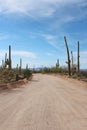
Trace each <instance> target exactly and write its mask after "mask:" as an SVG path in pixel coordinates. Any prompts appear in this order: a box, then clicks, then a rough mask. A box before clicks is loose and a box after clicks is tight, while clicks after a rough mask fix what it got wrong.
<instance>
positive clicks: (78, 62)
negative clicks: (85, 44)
mask: <svg viewBox="0 0 87 130" xmlns="http://www.w3.org/2000/svg"><path fill="white" fill-rule="evenodd" d="M79 50H80V47H79V41H78V54H77V55H78V56H77V68H78V73H79V71H80V53H79Z"/></svg>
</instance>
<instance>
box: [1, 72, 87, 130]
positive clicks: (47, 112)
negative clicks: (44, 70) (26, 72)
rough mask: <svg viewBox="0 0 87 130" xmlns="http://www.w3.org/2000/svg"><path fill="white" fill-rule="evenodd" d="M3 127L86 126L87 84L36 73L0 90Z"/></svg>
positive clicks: (79, 129) (50, 129)
mask: <svg viewBox="0 0 87 130" xmlns="http://www.w3.org/2000/svg"><path fill="white" fill-rule="evenodd" d="M0 130H87V85H84V84H82V83H80V82H73V81H71V80H65V79H61V78H58V77H54V76H49V75H41V74H36V75H34V77H33V80H32V81H31V82H30V83H29V84H27V85H26V86H23V87H22V88H16V89H13V90H8V91H3V92H0Z"/></svg>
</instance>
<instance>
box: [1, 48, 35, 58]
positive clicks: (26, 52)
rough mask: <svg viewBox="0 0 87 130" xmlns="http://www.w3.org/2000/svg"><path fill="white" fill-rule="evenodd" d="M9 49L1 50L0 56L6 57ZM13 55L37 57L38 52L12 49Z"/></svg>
mask: <svg viewBox="0 0 87 130" xmlns="http://www.w3.org/2000/svg"><path fill="white" fill-rule="evenodd" d="M7 52H8V50H0V58H4V57H5V53H7ZM12 56H20V57H21V58H22V57H25V58H32V59H34V58H36V54H35V53H33V52H28V51H12Z"/></svg>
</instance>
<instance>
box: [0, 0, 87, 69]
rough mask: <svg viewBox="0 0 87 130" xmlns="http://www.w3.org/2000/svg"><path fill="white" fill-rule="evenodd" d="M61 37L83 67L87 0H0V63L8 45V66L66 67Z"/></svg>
mask: <svg viewBox="0 0 87 130" xmlns="http://www.w3.org/2000/svg"><path fill="white" fill-rule="evenodd" d="M64 36H66V37H67V42H68V45H69V49H70V51H73V54H74V63H75V64H76V63H77V42H78V41H79V42H80V67H81V68H87V0H37V1H35V0H21V1H20V0H0V65H1V61H2V59H4V55H5V52H8V46H9V45H11V46H12V66H13V67H16V64H17V63H19V60H20V58H22V59H23V67H25V66H26V64H29V67H41V66H54V65H55V64H56V60H57V59H59V60H60V65H61V66H66V63H65V62H66V61H67V54H66V47H65V43H64Z"/></svg>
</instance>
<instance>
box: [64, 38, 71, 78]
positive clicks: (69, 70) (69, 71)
mask: <svg viewBox="0 0 87 130" xmlns="http://www.w3.org/2000/svg"><path fill="white" fill-rule="evenodd" d="M64 40H65V44H66V49H67V57H68V62H67V63H68V74H69V76H71V67H70V55H69V48H68V44H67V40H66V37H64Z"/></svg>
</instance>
